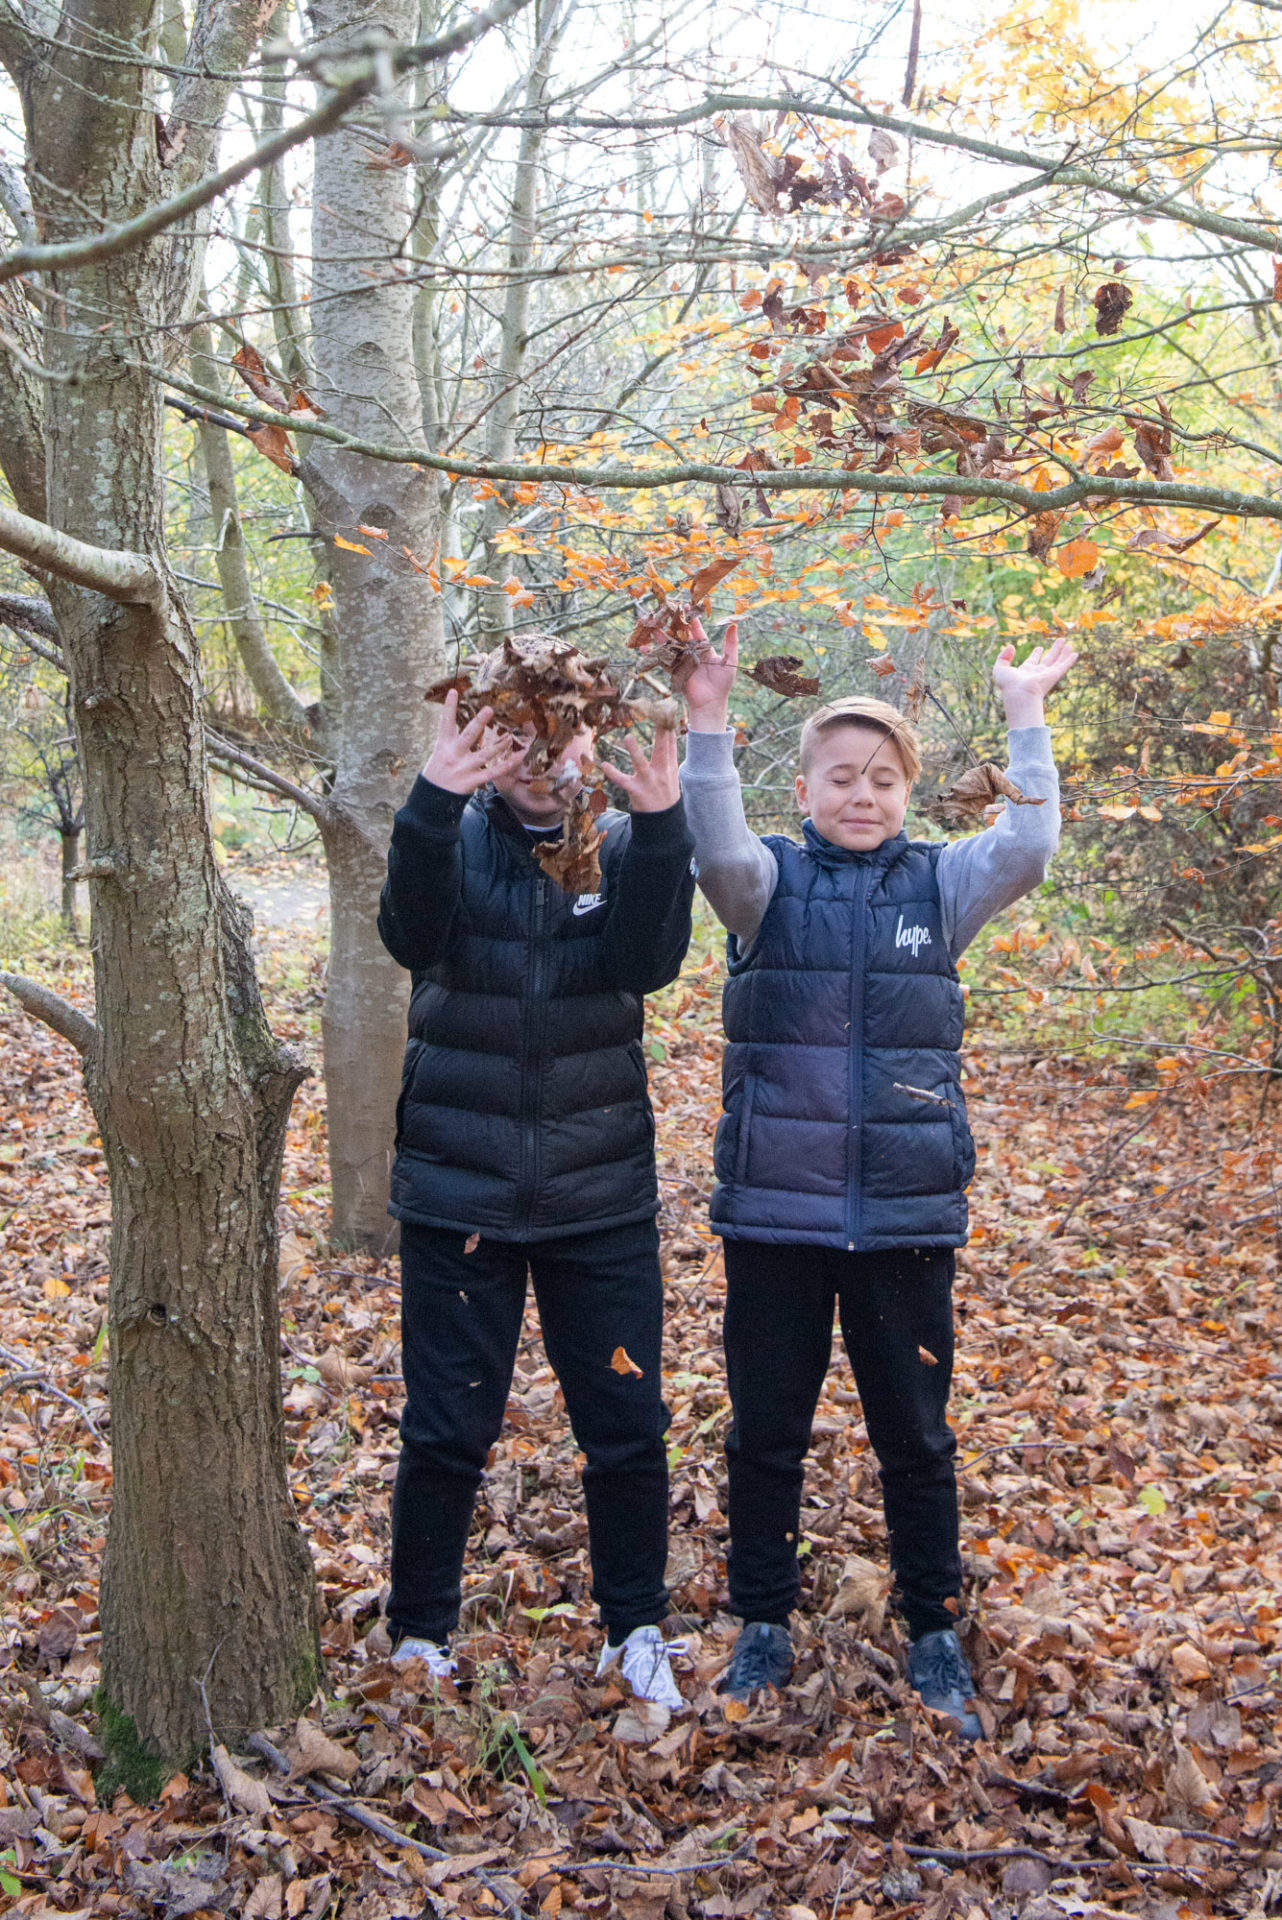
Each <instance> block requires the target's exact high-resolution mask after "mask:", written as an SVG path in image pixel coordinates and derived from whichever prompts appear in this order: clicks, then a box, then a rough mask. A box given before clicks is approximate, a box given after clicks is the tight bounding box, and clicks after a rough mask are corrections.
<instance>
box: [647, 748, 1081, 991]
mask: <svg viewBox="0 0 1282 1920" xmlns="http://www.w3.org/2000/svg"><path fill="white" fill-rule="evenodd" d="M1006 737H1007V741H1008V743H1009V751H1010V777H1011V779H1012V780H1013V781H1014V782H1015V785H1016V786H1017V787H1018V788H1019V790H1020V792H1021V793H1024V794H1027V795H1028V796H1029V798H1030V799H1042V800H1045V802H1046V804H1045V806H1042V807H1017V806H1015V805H1014V804H1013V803H1012V802H1011V801H1009V800H1008V801H1007V802H1006V805H1005V808H1004V810H1003V811H1002V812H1001V813H1000V814H998V816H997V818H996V820H995V821H994V822H993V824H992V826H990V827H986V828H985V829H984V831H983V832H982V833H975V834H971V835H969V836H968V837H967V838H966V839H964V840H950V841H949V842H948V844H947V845H946V846H945V848H944V851H943V853H942V854H941V855H940V858H939V870H938V872H939V897H940V906H941V909H942V912H943V920H944V932H945V935H946V937H947V940H948V950H949V952H950V953H951V955H952V957H953V959H954V960H955V959H956V958H957V956H958V954H960V953H963V952H964V951H965V949H966V948H967V947H968V946H969V945H970V943H971V941H972V940H973V939H974V938H975V935H976V934H977V933H978V932H979V930H980V928H981V927H982V926H983V925H984V923H985V921H987V920H991V919H992V918H993V915H994V914H997V913H1000V912H1001V910H1002V908H1003V907H1008V906H1010V904H1011V902H1012V901H1013V900H1018V899H1019V897H1020V895H1021V894H1025V893H1030V892H1031V891H1032V889H1033V888H1034V887H1035V886H1038V885H1039V884H1040V883H1041V881H1042V880H1044V879H1045V877H1046V869H1047V867H1048V866H1049V864H1050V859H1051V855H1052V854H1053V853H1054V851H1055V848H1056V847H1057V845H1058V844H1059V828H1060V808H1059V776H1058V774H1057V773H1056V771H1055V762H1054V760H1053V759H1052V758H1051V735H1050V728H1049V727H1015V728H1012V729H1011V731H1010V733H1008V735H1007V736H1006ZM681 790H682V793H683V794H684V796H685V803H686V820H687V822H688V824H689V827H690V831H691V832H692V833H693V835H694V845H695V859H696V861H697V863H698V874H699V885H700V887H701V888H702V889H703V892H704V894H705V895H706V897H707V899H708V902H709V904H710V905H711V907H712V910H713V912H714V913H715V914H716V916H717V918H718V919H719V920H720V922H721V924H722V925H723V926H724V927H725V928H726V929H727V930H728V931H729V932H730V933H733V934H735V935H736V937H737V938H738V941H739V946H740V951H743V949H744V948H746V947H747V946H748V944H749V942H750V941H751V940H753V939H754V938H755V937H756V933H757V930H758V928H759V927H760V925H761V922H762V920H763V919H764V918H765V912H766V908H767V907H768V906H769V905H770V900H771V896H772V894H773V893H774V890H775V885H776V883H777V881H778V878H779V869H778V867H777V866H776V864H775V858H774V855H773V854H772V853H771V851H770V849H769V847H767V846H766V845H765V844H764V842H763V841H761V840H759V839H758V838H757V836H756V834H755V833H753V831H752V829H751V828H750V827H749V825H748V822H747V819H746V818H745V816H744V811H743V794H742V791H741V789H740V786H739V774H738V770H737V768H736V767H735V763H734V734H733V732H732V731H729V730H727V731H726V732H725V733H691V734H689V735H687V738H686V758H685V765H684V766H683V767H682V769H681Z"/></svg>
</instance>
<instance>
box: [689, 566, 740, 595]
mask: <svg viewBox="0 0 1282 1920" xmlns="http://www.w3.org/2000/svg"><path fill="white" fill-rule="evenodd" d="M738 565H739V561H738V560H727V559H726V558H725V557H724V556H723V557H722V558H721V559H718V560H709V562H708V564H707V566H706V567H700V569H699V571H698V573H696V574H695V576H694V578H693V580H691V582H690V598H691V599H692V600H693V602H694V604H695V606H696V607H703V606H706V605H707V603H708V595H709V594H710V593H711V592H712V589H713V588H714V587H719V586H720V585H721V582H722V581H723V580H724V579H725V577H726V575H727V574H729V573H733V572H734V570H735V568H736V567H737V566H738Z"/></svg>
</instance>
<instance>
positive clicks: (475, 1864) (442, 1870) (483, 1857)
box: [423, 1847, 506, 1887]
mask: <svg viewBox="0 0 1282 1920" xmlns="http://www.w3.org/2000/svg"><path fill="white" fill-rule="evenodd" d="M505 1857H506V1856H505V1855H504V1853H503V1850H502V1848H500V1847H486V1848H485V1850H484V1852H482V1853H452V1854H451V1855H450V1857H449V1859H448V1860H434V1861H433V1862H432V1864H431V1866H430V1867H429V1868H428V1869H427V1872H426V1874H425V1875H424V1881H423V1883H424V1885H425V1886H429V1887H443V1886H444V1885H445V1883H446V1881H447V1880H461V1879H463V1877H464V1876H465V1875H466V1874H469V1873H476V1872H477V1871H478V1870H479V1869H480V1868H482V1867H492V1866H493V1865H494V1863H495V1861H496V1860H502V1859H504V1858H505Z"/></svg>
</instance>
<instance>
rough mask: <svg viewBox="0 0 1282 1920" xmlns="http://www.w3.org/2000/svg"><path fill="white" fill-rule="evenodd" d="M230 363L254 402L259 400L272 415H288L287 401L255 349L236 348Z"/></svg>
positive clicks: (247, 347) (249, 347)
mask: <svg viewBox="0 0 1282 1920" xmlns="http://www.w3.org/2000/svg"><path fill="white" fill-rule="evenodd" d="M231 363H232V365H233V367H235V369H236V371H237V373H238V374H239V375H240V377H241V379H242V380H243V381H244V382H245V385H246V386H247V387H248V388H249V391H250V392H251V393H252V394H253V396H254V398H255V399H256V400H261V401H262V403H263V405H264V406H265V407H270V408H271V409H272V411H273V412H274V413H288V411H289V400H288V399H287V397H286V395H285V394H284V393H283V392H282V391H281V389H280V388H279V387H278V386H277V385H276V382H275V381H274V380H273V379H272V377H271V375H270V374H269V373H268V371H267V366H266V362H265V361H264V359H263V356H262V354H261V353H259V351H258V349H257V347H251V346H249V345H248V344H246V345H244V346H242V347H238V348H237V350H236V352H235V353H233V355H232V357H231Z"/></svg>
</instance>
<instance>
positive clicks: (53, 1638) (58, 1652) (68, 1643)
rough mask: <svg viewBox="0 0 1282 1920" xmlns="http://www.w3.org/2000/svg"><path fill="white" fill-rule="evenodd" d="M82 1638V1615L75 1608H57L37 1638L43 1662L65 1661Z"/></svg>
mask: <svg viewBox="0 0 1282 1920" xmlns="http://www.w3.org/2000/svg"><path fill="white" fill-rule="evenodd" d="M79 1638H80V1615H79V1614H77V1613H76V1611H75V1609H74V1608H73V1607H55V1608H54V1610H53V1612H52V1613H51V1614H50V1615H49V1618H48V1619H47V1620H46V1621H45V1622H44V1624H43V1626H42V1627H41V1629H40V1632H39V1634H38V1635H37V1636H36V1647H37V1649H38V1651H39V1654H40V1658H41V1659H42V1660H47V1661H53V1660H65V1659H66V1657H67V1655H68V1654H69V1653H70V1652H71V1651H72V1649H73V1647H74V1646H75V1644H76V1642H77V1640H78V1639H79Z"/></svg>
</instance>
